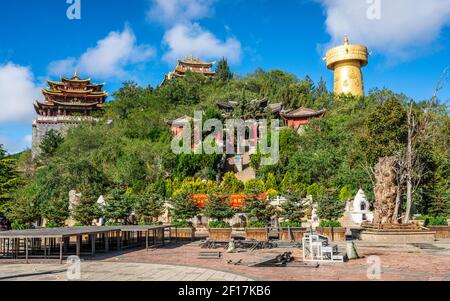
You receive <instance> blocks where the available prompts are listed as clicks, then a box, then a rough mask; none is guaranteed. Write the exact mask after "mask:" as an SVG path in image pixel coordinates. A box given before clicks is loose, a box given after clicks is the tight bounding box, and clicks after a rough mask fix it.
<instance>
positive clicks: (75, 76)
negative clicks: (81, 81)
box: [73, 67, 78, 78]
mask: <svg viewBox="0 0 450 301" xmlns="http://www.w3.org/2000/svg"><path fill="white" fill-rule="evenodd" d="M73 78H78V67H77V68H75V73H74V75H73Z"/></svg>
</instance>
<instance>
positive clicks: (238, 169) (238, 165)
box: [225, 153, 256, 183]
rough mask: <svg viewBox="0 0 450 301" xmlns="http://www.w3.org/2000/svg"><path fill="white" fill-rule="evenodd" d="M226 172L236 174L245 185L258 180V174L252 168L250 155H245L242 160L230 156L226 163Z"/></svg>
mask: <svg viewBox="0 0 450 301" xmlns="http://www.w3.org/2000/svg"><path fill="white" fill-rule="evenodd" d="M239 161H240V162H239ZM225 170H226V171H232V172H234V173H235V175H236V177H237V178H238V179H239V180H241V181H242V182H244V183H245V182H248V181H250V180H253V179H256V172H255V170H254V169H253V168H252V167H250V154H249V153H245V154H243V155H242V156H241V157H240V159H239V158H238V157H236V156H234V155H229V156H228V157H227V160H226V163H225Z"/></svg>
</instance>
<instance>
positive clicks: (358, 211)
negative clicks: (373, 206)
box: [350, 189, 373, 225]
mask: <svg viewBox="0 0 450 301" xmlns="http://www.w3.org/2000/svg"><path fill="white" fill-rule="evenodd" d="M350 213H351V216H352V221H353V222H354V223H355V224H358V225H360V224H362V223H363V222H372V221H373V212H372V211H370V203H369V202H368V201H367V198H366V194H365V193H364V191H363V190H362V189H360V190H359V191H358V193H357V194H356V196H355V199H354V200H353V204H352V208H351V210H350Z"/></svg>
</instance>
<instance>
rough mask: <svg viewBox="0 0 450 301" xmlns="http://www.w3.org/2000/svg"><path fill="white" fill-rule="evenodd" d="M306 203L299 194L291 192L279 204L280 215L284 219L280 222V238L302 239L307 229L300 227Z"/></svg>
mask: <svg viewBox="0 0 450 301" xmlns="http://www.w3.org/2000/svg"><path fill="white" fill-rule="evenodd" d="M305 210H306V205H305V202H304V201H303V199H302V198H301V196H300V195H294V194H291V195H289V196H288V197H287V200H286V202H284V203H283V204H282V205H281V211H280V217H282V218H283V219H284V221H283V222H281V223H280V226H281V232H280V239H281V240H289V241H302V238H303V235H304V234H305V233H306V231H307V229H306V228H303V227H302V219H303V218H304V217H305Z"/></svg>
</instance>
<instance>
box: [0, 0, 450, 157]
mask: <svg viewBox="0 0 450 301" xmlns="http://www.w3.org/2000/svg"><path fill="white" fill-rule="evenodd" d="M66 1H68V0H39V1H31V0H14V1H13V0H9V1H6V0H5V1H2V3H1V6H0V23H1V26H0V143H1V144H4V145H5V147H6V148H7V150H8V151H9V152H12V153H14V152H17V151H20V150H23V149H24V148H26V147H29V146H30V145H31V143H30V135H31V121H32V119H33V114H34V112H33V106H32V103H33V101H34V100H35V99H42V96H41V95H40V92H39V89H40V88H42V87H44V86H45V79H59V77H60V75H64V74H65V75H71V74H73V72H74V69H75V68H78V69H79V70H80V73H81V75H82V76H90V77H92V78H93V79H94V80H95V81H97V82H106V83H107V85H106V90H107V91H108V92H110V93H112V92H114V91H115V90H116V89H118V88H119V87H120V85H121V83H122V82H123V81H125V80H130V79H132V80H135V81H137V82H138V83H139V84H141V85H148V84H150V85H152V86H156V85H157V84H158V83H159V82H160V81H161V80H162V78H163V76H164V74H165V73H167V72H169V71H171V69H173V67H174V64H175V61H176V58H178V57H182V56H185V55H190V54H193V55H198V56H200V57H201V58H204V59H205V60H206V59H207V60H216V59H218V58H220V57H221V56H226V57H228V58H229V59H230V62H231V65H232V69H233V71H234V72H237V73H239V74H246V73H249V72H252V71H253V70H255V69H256V68H257V67H261V68H263V69H266V70H270V69H273V68H277V69H282V70H286V71H289V72H292V73H294V74H296V75H297V76H298V77H304V76H306V75H309V76H311V77H312V78H313V79H314V80H315V81H318V80H319V79H320V77H323V78H324V79H325V80H326V82H327V84H328V86H329V88H330V89H331V88H332V82H333V78H332V76H333V74H332V72H330V71H329V70H327V69H326V67H325V64H324V62H323V61H322V57H323V56H324V54H325V51H326V49H327V48H328V47H330V46H332V45H336V44H338V43H341V42H342V40H343V37H344V35H348V36H349V38H350V42H354V43H363V44H366V45H368V46H369V48H370V50H371V51H372V56H371V58H370V63H369V65H368V66H367V67H366V68H365V69H364V78H365V84H366V90H368V89H371V88H374V87H380V88H382V87H387V88H390V89H393V90H394V91H396V92H403V93H405V94H407V95H409V96H411V97H413V98H414V99H416V100H423V99H426V98H429V97H430V96H431V95H432V94H433V91H434V88H435V85H436V82H437V80H438V78H439V76H440V74H441V72H442V70H443V69H444V68H445V67H446V66H448V65H450V47H449V45H450V43H449V42H450V29H449V25H450V0H429V1H420V0H396V1H390V0H389V1H388V0H283V1H275V0H131V1H120V0H78V1H80V3H81V11H80V12H81V19H80V20H69V19H68V17H67V9H68V8H69V7H70V5H71V4H68V3H66ZM69 1H70V2H73V1H76V0H69ZM394 2H395V3H394ZM350 8H351V9H350ZM449 93H450V89H448V88H447V89H444V90H443V91H442V92H441V97H442V98H443V99H449V98H450V96H449Z"/></svg>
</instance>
